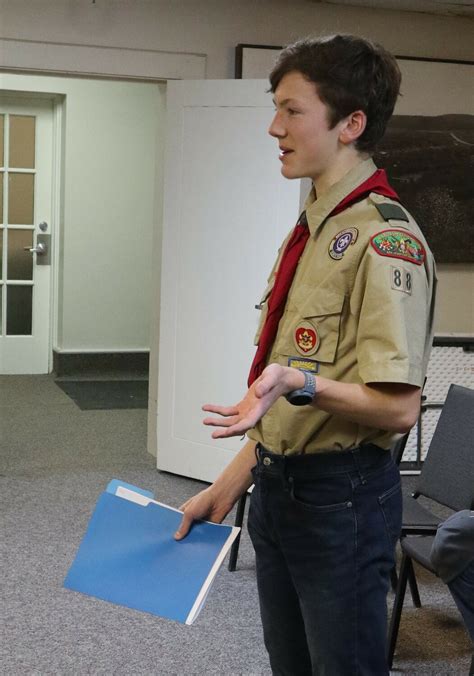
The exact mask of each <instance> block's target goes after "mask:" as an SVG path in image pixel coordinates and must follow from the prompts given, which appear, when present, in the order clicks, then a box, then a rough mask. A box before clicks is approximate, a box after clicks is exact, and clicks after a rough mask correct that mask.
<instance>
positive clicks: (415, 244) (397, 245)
mask: <svg viewBox="0 0 474 676" xmlns="http://www.w3.org/2000/svg"><path fill="white" fill-rule="evenodd" d="M370 243H371V244H372V246H373V248H374V249H375V251H376V252H377V253H378V254H379V255H380V256H388V257H389V258H401V259H402V260H404V261H409V262H410V263H415V265H422V264H423V262H424V260H425V256H426V253H425V249H424V247H423V244H422V243H421V242H420V240H419V239H417V238H416V237H414V236H413V235H412V234H411V233H410V232H405V231H404V230H382V231H381V232H378V233H377V234H376V235H374V236H373V237H371V239H370Z"/></svg>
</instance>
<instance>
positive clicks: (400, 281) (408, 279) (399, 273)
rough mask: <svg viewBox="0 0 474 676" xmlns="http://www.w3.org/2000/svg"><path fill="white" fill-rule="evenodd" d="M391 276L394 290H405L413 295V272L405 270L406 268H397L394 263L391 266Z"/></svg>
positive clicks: (404, 291)
mask: <svg viewBox="0 0 474 676" xmlns="http://www.w3.org/2000/svg"><path fill="white" fill-rule="evenodd" d="M391 276H392V289H393V290H394V291H403V293H407V294H408V295H409V296H411V290H412V288H413V277H412V275H411V272H409V271H408V270H405V269H404V268H396V267H395V266H394V265H392V266H391Z"/></svg>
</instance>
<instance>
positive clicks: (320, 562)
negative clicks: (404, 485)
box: [248, 445, 402, 676]
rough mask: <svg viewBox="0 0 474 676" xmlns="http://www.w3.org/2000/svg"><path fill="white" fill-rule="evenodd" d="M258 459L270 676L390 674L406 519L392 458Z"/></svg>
mask: <svg viewBox="0 0 474 676" xmlns="http://www.w3.org/2000/svg"><path fill="white" fill-rule="evenodd" d="M257 454H258V462H257V465H256V467H255V468H254V469H253V475H254V480H255V489H254V491H253V493H252V498H251V505H250V511H249V519H248V527H249V533H250V537H251V539H252V542H253V545H254V548H255V552H256V564H257V581H258V591H259V600H260V612H261V617H262V624H263V632H264V640H265V645H266V648H267V650H268V653H269V656H270V664H271V667H272V672H273V674H275V675H278V676H310V675H311V674H312V675H317V676H385V675H386V674H388V673H389V672H388V667H387V662H386V632H387V605H386V599H387V592H388V588H389V583H390V571H391V569H392V567H393V565H394V549H395V544H396V542H397V539H398V537H399V535H400V529H401V516H402V497H401V488H400V475H399V472H398V469H397V467H396V466H395V465H394V463H393V461H392V459H391V456H390V453H389V451H384V450H382V449H380V448H377V447H376V446H371V445H367V446H364V447H361V448H360V449H356V450H354V451H344V452H337V453H324V454H316V455H298V456H287V457H285V456H280V455H275V454H273V453H269V452H267V451H265V450H264V449H263V448H261V447H260V448H258V450H257Z"/></svg>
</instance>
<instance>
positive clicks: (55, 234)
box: [0, 90, 66, 373]
mask: <svg viewBox="0 0 474 676" xmlns="http://www.w3.org/2000/svg"><path fill="white" fill-rule="evenodd" d="M65 99H66V97H65V96H63V95H61V94H45V93H44V92H27V91H16V90H2V91H0V101H1V102H2V103H5V104H9V105H13V106H15V105H18V104H21V103H30V104H31V105H33V106H34V105H35V104H36V103H38V102H39V101H48V102H50V103H51V104H52V121H51V122H52V134H51V138H52V148H51V223H50V232H51V233H52V238H51V272H50V275H51V283H50V292H49V299H48V302H49V326H48V373H51V371H52V367H53V342H54V341H56V339H57V335H56V334H57V326H58V324H57V314H58V304H57V302H56V300H57V298H58V288H59V264H58V263H59V237H60V235H61V233H62V227H61V226H62V223H61V217H60V216H61V213H62V212H63V199H64V196H63V195H62V194H61V177H62V173H63V145H64V142H63V140H64V134H63V125H64V119H65V118H64V103H65ZM35 225H37V224H36V223H35ZM55 327H56V330H55Z"/></svg>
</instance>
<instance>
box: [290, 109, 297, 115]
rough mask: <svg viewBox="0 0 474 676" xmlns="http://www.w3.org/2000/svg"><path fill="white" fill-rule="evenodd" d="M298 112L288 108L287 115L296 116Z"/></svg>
mask: <svg viewBox="0 0 474 676" xmlns="http://www.w3.org/2000/svg"><path fill="white" fill-rule="evenodd" d="M297 113H298V111H297V110H294V109H293V108H288V115H297Z"/></svg>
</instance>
